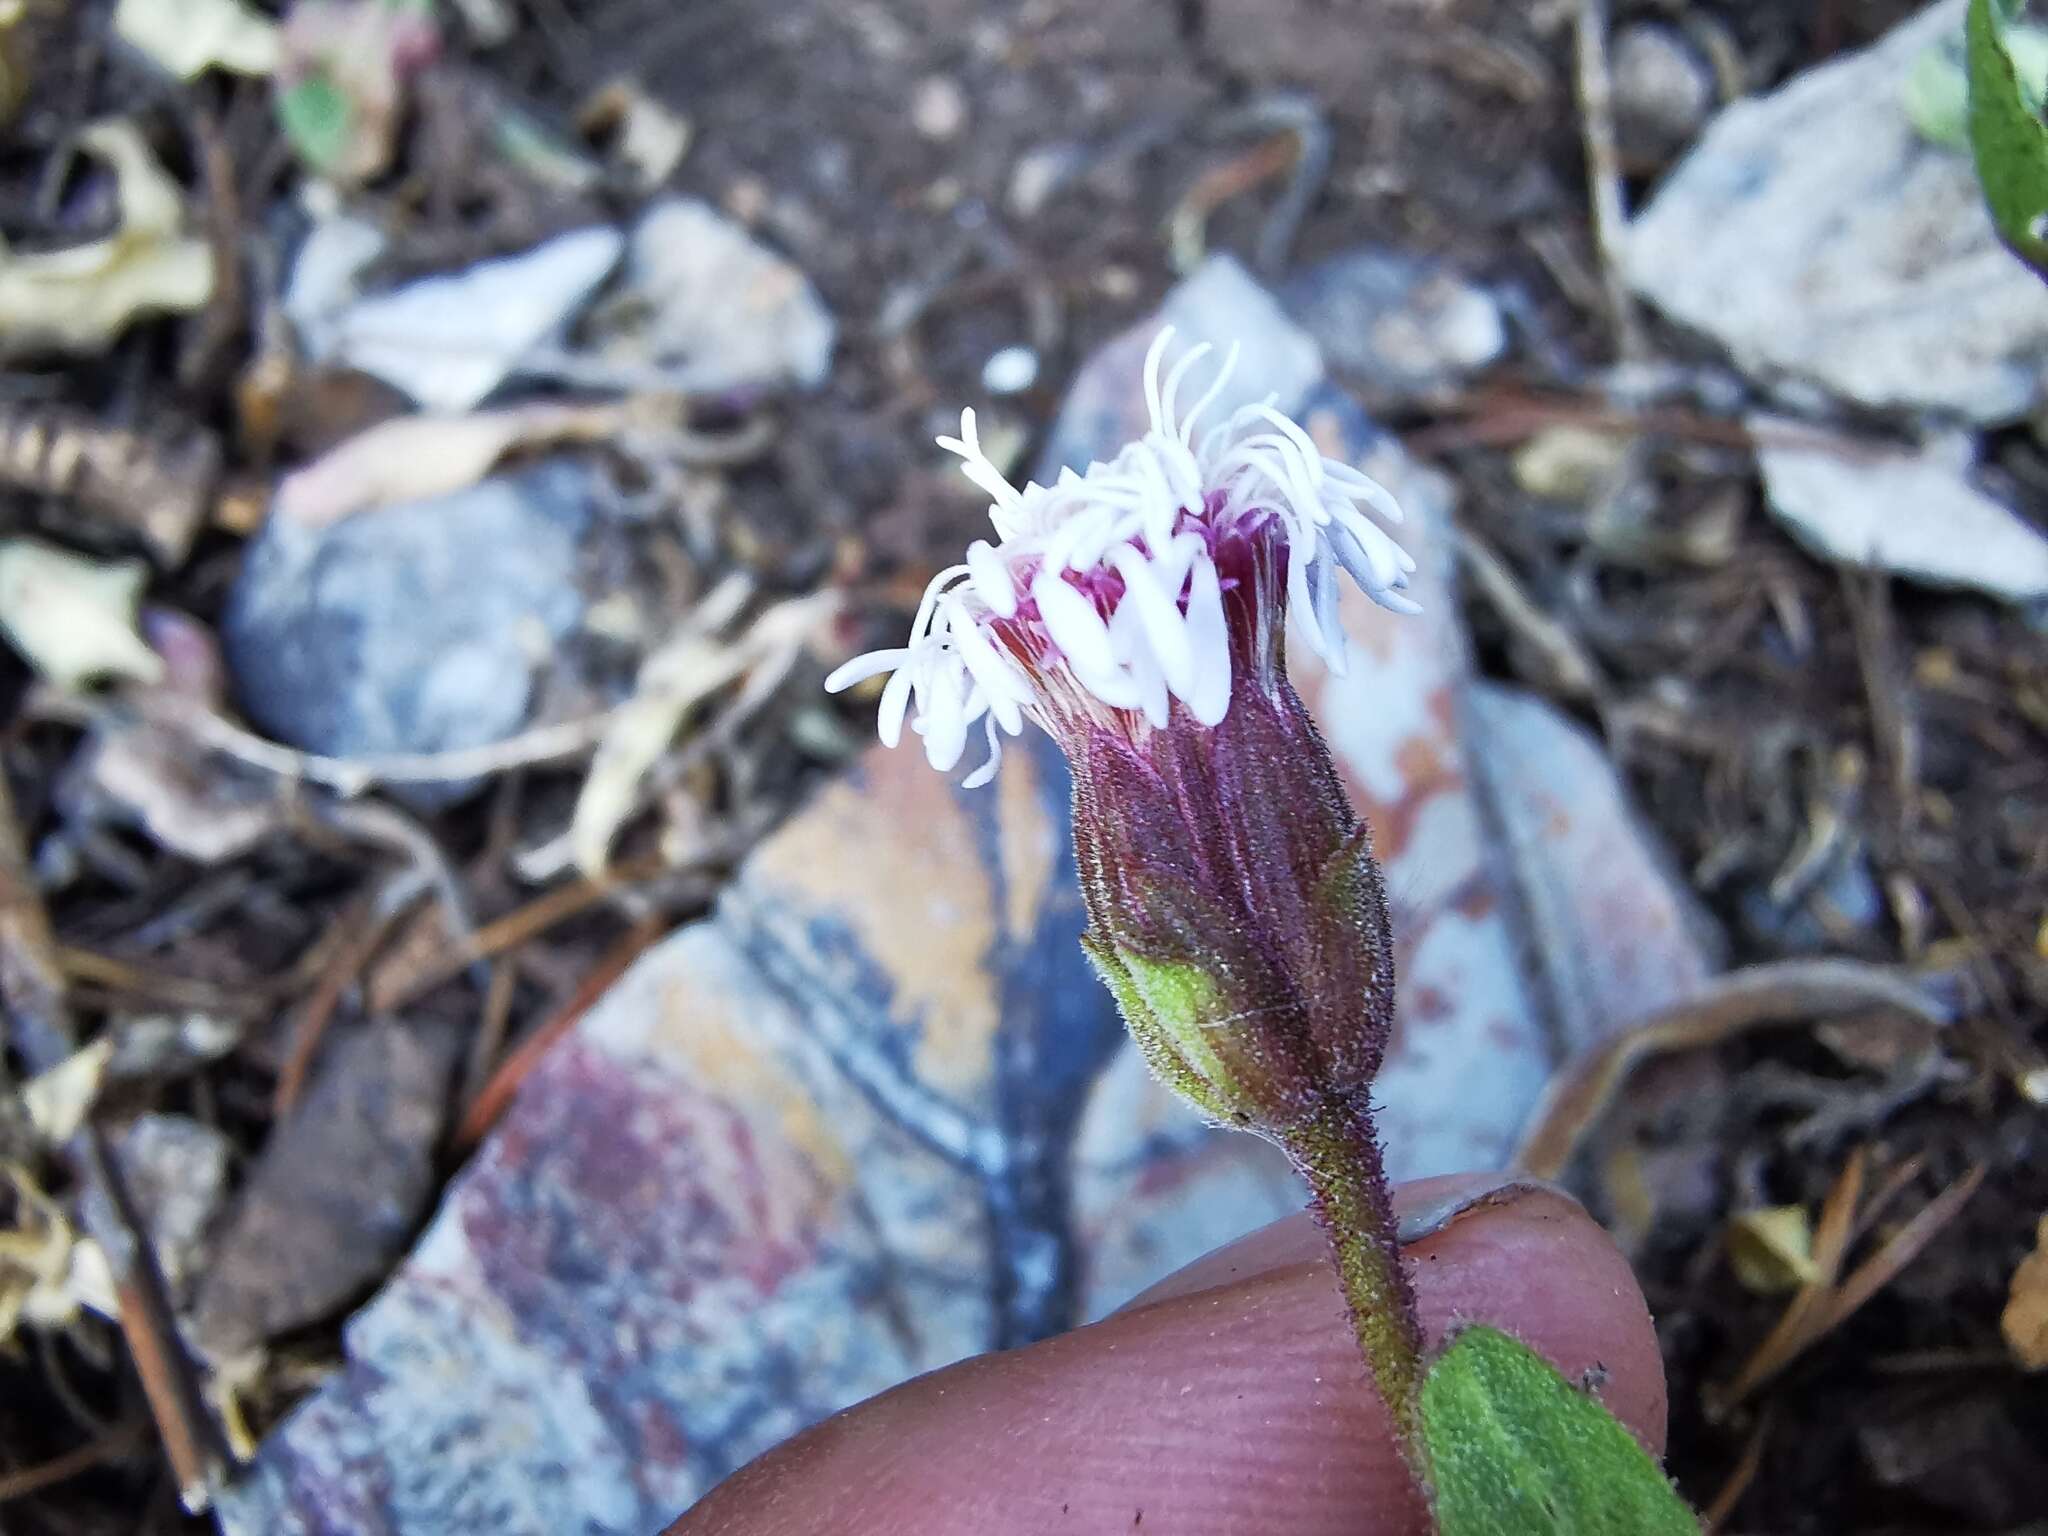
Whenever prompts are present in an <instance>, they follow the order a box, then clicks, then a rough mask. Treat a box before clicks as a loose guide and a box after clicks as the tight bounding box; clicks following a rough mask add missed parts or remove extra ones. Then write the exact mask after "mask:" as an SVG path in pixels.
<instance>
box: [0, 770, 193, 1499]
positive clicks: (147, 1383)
mask: <svg viewBox="0 0 2048 1536" xmlns="http://www.w3.org/2000/svg"><path fill="white" fill-rule="evenodd" d="M0 998H4V999H5V1002H6V1007H7V1018H8V1023H9V1025H10V1026H11V1032H12V1034H13V1037H14V1046H15V1049H16V1050H17V1051H19V1052H20V1053H21V1056H22V1059H23V1060H24V1061H25V1062H26V1063H27V1064H28V1067H29V1070H30V1071H33V1072H44V1071H48V1070H50V1069H51V1068H53V1067H55V1066H57V1065H58V1064H59V1063H60V1062H62V1061H64V1060H65V1059H66V1058H67V1057H68V1056H69V1055H70V1054H71V1052H72V1050H73V1049H75V1048H76V1045H77V1042H78V1030H77V1027H76V1025H75V1024H74V1022H73V1020H72V1018H71V1011H70V1002H69V999H68V998H67V996H66V993H65V980H64V968H63V962H62V961H61V960H60V959H59V956H58V949H57V942H56V939H55V937H54V935H53V934H52V932H51V930H50V918H49V914H48V912H47V911H46V910H45V909H44V907H43V901H42V896H41V894H40V892H39V891H38V890H37V889H36V886H35V883H34V878H33V876H32V875H31V874H30V864H29V859H28V851H27V845H26V842H25V840H24V837H23V834H22V831H21V825H20V823H19V821H18V820H17V819H16V817H15V814H14V799H13V795H12V793H11V791H10V789H9V787H8V784H7V776H6V773H5V771H4V769H0ZM63 1155H64V1159H65V1161H66V1163H67V1164H68V1165H69V1166H70V1168H71V1171H72V1176H73V1177H74V1178H76V1179H77V1180H78V1182H79V1183H80V1185H82V1186H83V1187H84V1192H85V1193H84V1198H83V1199H82V1200H81V1201H80V1202H79V1204H80V1209H81V1214H82V1218H83V1221H84V1224H85V1228H86V1231H87V1232H88V1234H89V1235H90V1236H91V1237H92V1239H93V1241H94V1242H95V1243H97V1244H98V1245H99V1247H100V1250H101V1252H102V1253H103V1254H104V1255H105V1256H106V1260H107V1267H108V1269H109V1270H110V1271H111V1273H112V1275H113V1280H114V1291H115V1295H116V1297H117V1298H118V1300H119V1303H120V1324H121V1334H122V1337H123V1338H124V1339H125V1340H126V1341H127V1344H128V1352H129V1355H130V1356H131V1357H132V1358H133V1360H134V1362H135V1370H136V1374H137V1375H138V1376H139V1377H140V1378H141V1380H142V1389H143V1393H144V1395H145V1396H146V1397H147V1398H148V1400H149V1407H150V1413H151V1415H152V1416H153V1417H154V1418H155V1420H156V1426H157V1433H158V1435H159V1436H160V1437H161V1438H162V1441H163V1446H164V1452H165V1455H166V1456H167V1457H168V1458H169V1459H170V1463H171V1469H172V1472H173V1474H174V1475H175V1476H176V1477H177V1479H178V1491H179V1493H180V1495H181V1496H182V1497H183V1498H184V1501H185V1507H186V1508H187V1509H189V1510H192V1511H193V1512H195V1513H197V1512H198V1511H199V1510H202V1509H204V1508H205V1507H206V1505H207V1503H208V1502H209V1500H210V1499H211V1496H212V1490H213V1488H214V1487H215V1486H216V1485H217V1484H218V1483H219V1482H220V1481H221V1479H222V1478H223V1477H224V1476H225V1475H226V1472H227V1465H228V1456H227V1448H226V1446H225V1445H224V1444H223V1443H222V1441H221V1437H220V1430H219V1426H217V1425H216V1424H215V1423H214V1421H213V1418H212V1415H210V1414H209V1413H208V1412H207V1411H206V1399H205V1396H204V1394H203V1393H202V1391H201V1388H200V1381H199V1375H198V1371H197V1368H196V1367H195V1366H194V1364H193V1362H192V1359H191V1357H190V1356H189V1355H187V1354H186V1352H185V1345H184V1341H183V1339H181V1338H180V1337H179V1334H178V1327H177V1322H176V1320H175V1318H174V1316H173V1314H172V1311H171V1302H170V1288H169V1287H168V1286H167V1285H166V1284H165V1283H164V1277H163V1274H162V1272H161V1271H160V1270H159V1269H158V1268H157V1262H156V1252H155V1249H154V1248H152V1247H151V1245H150V1242H149V1236H148V1230H147V1228H146V1227H145V1226H144V1225H143V1223H142V1220H141V1218H140V1216H139V1215H138V1213H137V1211H136V1208H135V1204H134V1202H133V1201H132V1200H131V1199H130V1198H129V1195H128V1190H127V1186H126V1184H125V1182H124V1181H123V1179H122V1178H121V1170H120V1164H119V1162H118V1160H117V1159H116V1157H115V1156H114V1152H113V1149H112V1147H111V1146H109V1144H108V1142H107V1139H106V1137H105V1136H104V1135H103V1134H102V1133H101V1131H100V1129H99V1127H98V1126H97V1125H95V1124H93V1123H92V1122H90V1121H88V1122H87V1123H86V1125H85V1126H84V1127H83V1128H82V1129H80V1130H79V1131H78V1132H77V1133H76V1134H75V1135H73V1136H72V1138H71V1139H70V1141H68V1142H66V1143H65V1145H64V1147H63Z"/></svg>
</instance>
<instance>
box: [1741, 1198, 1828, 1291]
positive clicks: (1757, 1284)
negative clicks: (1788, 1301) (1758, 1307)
mask: <svg viewBox="0 0 2048 1536" xmlns="http://www.w3.org/2000/svg"><path fill="white" fill-rule="evenodd" d="M1727 1244H1728V1262H1729V1264H1730V1266H1732V1267H1733V1269H1734V1270H1735V1278H1736V1279H1738V1280H1740V1281H1741V1282H1742V1284H1743V1285H1744V1286H1745V1287H1746V1288H1747V1289H1749V1290H1752V1291H1755V1292H1756V1293H1757V1294H1758V1295H1760V1296H1776V1295H1781V1294H1782V1293H1784V1292H1786V1291H1796V1290H1798V1289H1799V1287H1800V1286H1802V1285H1809V1284H1811V1283H1812V1282H1813V1281H1815V1280H1817V1279H1818V1278H1819V1277H1820V1266H1819V1264H1817V1263H1816V1262H1815V1261H1814V1257H1813V1223H1812V1222H1811V1221H1809V1220H1808V1219H1807V1215H1806V1208H1805V1207H1804V1206H1800V1205H1773V1206H1766V1207H1764V1208H1762V1209H1760V1210H1754V1211H1743V1212H1741V1213H1740V1214H1738V1215H1736V1216H1734V1217H1732V1218H1731V1219H1730V1220H1729V1222H1728V1233H1727Z"/></svg>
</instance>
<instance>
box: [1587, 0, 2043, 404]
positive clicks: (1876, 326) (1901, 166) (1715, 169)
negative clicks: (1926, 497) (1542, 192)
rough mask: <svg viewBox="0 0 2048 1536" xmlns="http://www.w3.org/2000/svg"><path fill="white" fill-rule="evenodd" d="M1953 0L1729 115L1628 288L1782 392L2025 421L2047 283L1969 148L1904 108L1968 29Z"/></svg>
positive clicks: (1670, 203)
mask: <svg viewBox="0 0 2048 1536" xmlns="http://www.w3.org/2000/svg"><path fill="white" fill-rule="evenodd" d="M1963 11H1964V4H1963V0H1943V3H1942V4H1939V5H1935V6H1932V7H1930V8H1929V9H1928V10H1927V11H1926V12H1924V13H1923V14H1922V15H1920V16H1918V17H1916V18H1914V19H1913V20H1911V21H1908V22H1906V23H1904V24H1903V25H1901V26H1900V27H1898V28H1896V29H1895V30H1894V31H1893V32H1892V33H1891V34H1889V35H1888V36H1887V37H1885V38H1884V39H1883V40H1882V41H1881V42H1879V43H1877V44H1876V45H1875V46H1873V47H1871V48H1868V49H1865V50H1864V51H1862V52H1860V53H1856V54H1852V55H1849V56H1847V57H1844V58H1841V59H1838V60H1835V61H1833V62H1830V63H1828V64H1824V65H1822V66H1821V67H1819V68H1818V69H1814V70H1810V71H1808V72H1807V73H1805V74H1803V75H1800V76H1799V77H1798V78H1796V79H1794V80H1793V81H1792V82H1791V83H1789V84H1788V85H1785V86H1784V87H1782V88H1781V89H1779V90H1778V91H1776V92H1774V93H1772V94H1771V95H1769V96H1765V97H1762V98H1759V99H1756V100H1751V101H1744V102H1740V103H1738V104H1736V105H1734V106H1731V107H1729V108H1728V109H1727V110H1725V111H1724V112H1722V113H1721V115H1720V116H1719V117H1717V118H1716V119H1715V120H1714V122H1713V124H1712V126H1710V127H1709V128H1708V129H1707V132H1706V136H1705V137H1704V138H1703V139H1701V141H1700V143H1699V144H1698V146H1697V147H1696V148H1695V149H1694V150H1693V152H1692V153H1691V154H1690V155H1689V156H1687V157H1686V159H1685V160H1684V161H1683V162H1682V163H1681V164H1680V165H1679V167H1678V168H1677V170H1676V171H1674V172H1673V173H1672V175H1671V177H1670V179H1669V180H1667V181H1666V182H1665V184H1664V185H1663V187H1662V188H1661V189H1660V190H1659V191H1658V193H1657V195H1656V197H1655V199H1654V200H1653V201H1652V202H1651V203H1650V205H1649V207H1648V208H1647V209H1645V210H1644V212H1643V213H1642V215H1641V216H1640V217H1639V218H1638V219H1637V220H1636V222H1635V224H1634V225H1633V226H1632V227H1631V229H1630V231H1629V234H1628V239H1627V241H1626V251H1625V266H1626V272H1627V277H1628V280H1629V282H1630V283H1631V284H1632V285H1633V286H1634V287H1635V288H1636V290H1637V291H1638V292H1640V293H1641V294H1642V295H1643V296H1644V297H1646V298H1647V299H1649V300H1650V301H1651V302H1652V303H1654V304H1655V305H1657V307H1658V308H1660V309H1662V310H1663V311H1664V312H1665V313H1666V314H1668V315H1669V316H1670V317H1671V318H1672V319H1674V320H1676V321H1678V322H1679V323H1680V324H1682V325H1686V326H1689V327H1691V328H1692V329H1694V330H1696V331H1698V332H1700V333H1701V334H1703V335H1705V336H1708V337H1710V338H1712V339H1713V340H1714V341H1716V342H1718V343H1719V344H1720V345H1721V346H1723V347H1725V348H1726V349H1727V350H1728V351H1729V353H1731V354H1732V355H1733V357H1734V359H1735V361H1736V363H1737V364H1738V365H1739V366H1740V367H1741V368H1742V369H1743V371H1744V372H1746V373H1748V374H1750V375H1751V376H1752V377H1753V378H1755V379H1756V380H1758V381H1759V382H1761V383H1764V384H1766V385H1768V386H1770V387H1773V388H1775V389H1777V390H1778V391H1779V392H1780V393H1781V394H1783V395H1785V396H1786V397H1787V398H1789V399H1792V400H1794V401H1799V402H1808V403H1810V402H1811V401H1812V399H1813V398H1814V397H1815V396H1816V395H1817V394H1822V393H1824V394H1827V395H1833V396H1836V397H1839V398H1840V399H1842V400H1846V401H1850V402H1853V403H1854V404H1856V405H1859V406H1864V407H1869V408H1872V409H1905V410H1915V411H1934V412H1941V413H1945V414H1948V415H1952V416H1957V417H1964V418H1968V419H1970V420H1973V421H1978V422H1987V423H1989V422H2003V421H2010V420H2013V419H2016V418H2018V417H2020V416H2023V415H2025V414H2026V413H2027V412H2028V411H2029V410H2031V409H2032V408H2033V407H2034V406H2035V405H2036V404H2037V403H2039V401H2040V400H2041V398H2042V382H2043V370H2044V366H2048V288H2044V287H2043V286H2042V284H2041V282H2040V280H2039V279H2038V278H2036V277H2035V276H2034V275H2033V274H2032V273H2031V272H2029V271H2028V270H2027V269H2026V268H2025V267H2023V266H2021V265H2020V264H2019V263H2018V262H2017V261H2015V260H2013V258H2012V257H2011V256H2010V255H2008V254H2007V253H2006V251H2005V250H2004V249H2003V247H2001V246H2000V245H1999V244H1998V241H1997V238H1996V237H1995V235H1994V234H1993V232H1992V227H1991V220H1990V217H1989V215H1988V214H1987V213H1986V212H1985V210H1984V202H1983V195H1982V193H1981V192H1980V191H1979V190H1978V187H1977V183H1976V178H1975V177H1974V175H1973V174H1972V172H1971V168H1970V162H1969V158H1968V157H1967V156H1966V155H1964V154H1961V153H1958V152H1957V151H1954V150H1950V149H1944V148H1941V147H1938V146H1936V145H1933V144H1930V143H1928V142H1927V141H1926V140H1925V139H1924V138H1923V137H1922V136H1921V135H1920V133H1919V132H1918V131H1917V130H1916V129H1915V127H1914V125H1913V123H1912V122H1911V120H1910V119H1909V117H1908V115H1907V112H1906V110H1905V107H1904V105H1903V92H1904V89H1905V86H1906V82H1907V79H1908V77H1909V75H1910V74H1911V72H1912V70H1913V67H1914V65H1915V63H1916V61H1917V60H1918V59H1919V58H1920V56H1921V54H1922V53H1923V52H1925V51H1926V50H1927V49H1928V48H1929V47H1930V46H1933V45H1935V44H1937V43H1939V42H1941V41H1942V40H1944V39H1946V38H1948V37H1950V36H1952V35H1953V34H1954V33H1955V32H1956V31H1957V30H1958V29H1960V28H1961V26H1962V24H1963Z"/></svg>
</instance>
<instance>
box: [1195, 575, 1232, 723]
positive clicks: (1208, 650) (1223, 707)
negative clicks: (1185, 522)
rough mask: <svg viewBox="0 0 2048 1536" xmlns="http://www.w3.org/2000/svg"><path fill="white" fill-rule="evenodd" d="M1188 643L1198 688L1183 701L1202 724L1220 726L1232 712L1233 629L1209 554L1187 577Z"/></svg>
mask: <svg viewBox="0 0 2048 1536" xmlns="http://www.w3.org/2000/svg"><path fill="white" fill-rule="evenodd" d="M1188 643H1189V645H1190V647H1191V648H1192V649H1193V651H1194V653H1195V687H1194V690H1193V691H1192V692H1191V693H1189V694H1188V695H1186V697H1185V700H1184V702H1185V703H1186V704H1187V706H1188V713H1189V714H1191V715H1193V716H1194V717H1195V719H1196V720H1197V721H1198V722H1200V723H1201V724H1203V725H1217V724H1220V723H1221V722H1222V720H1223V717H1224V716H1225V715H1226V714H1228V713H1229V712H1230V630H1229V628H1228V626H1227V624H1226V623H1225V620H1224V615H1223V589H1222V587H1221V585H1220V584H1219V583H1218V581H1217V579H1216V563H1215V562H1214V561H1213V560H1211V559H1210V558H1209V557H1208V556H1207V555H1203V556H1201V557H1199V558H1198V559H1197V560H1196V561H1195V565H1194V570H1193V571H1192V572H1190V573H1189V576H1188Z"/></svg>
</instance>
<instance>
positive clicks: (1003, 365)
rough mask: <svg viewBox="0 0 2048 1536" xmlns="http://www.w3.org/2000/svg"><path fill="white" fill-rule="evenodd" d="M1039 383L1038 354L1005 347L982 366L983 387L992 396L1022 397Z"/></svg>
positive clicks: (1024, 349)
mask: <svg viewBox="0 0 2048 1536" xmlns="http://www.w3.org/2000/svg"><path fill="white" fill-rule="evenodd" d="M1037 382H1038V354H1037V353H1036V352H1034V351H1032V350H1031V348H1029V347H1005V348H1003V349H1002V351H1000V352H997V353H994V354H992V355H991V356H990V357H989V360H988V361H987V362H985V363H983V364H982V365H981V387H982V388H983V389H985V390H987V391H988V392H989V393H990V394H992V395H1021V394H1023V393H1024V391H1025V390H1027V389H1029V388H1030V387H1031V386H1032V385H1033V384H1036V383H1037Z"/></svg>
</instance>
